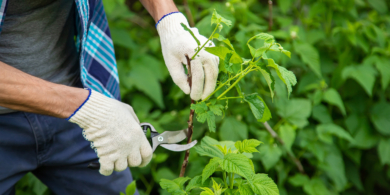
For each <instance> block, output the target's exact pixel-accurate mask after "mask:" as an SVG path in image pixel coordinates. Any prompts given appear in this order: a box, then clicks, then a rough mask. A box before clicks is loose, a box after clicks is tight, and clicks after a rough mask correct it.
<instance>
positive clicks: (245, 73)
mask: <svg viewBox="0 0 390 195" xmlns="http://www.w3.org/2000/svg"><path fill="white" fill-rule="evenodd" d="M251 67H252V66H249V67H248V68H251ZM248 68H247V69H248ZM245 70H246V69H245ZM250 72H251V70H248V71H246V72H244V73H242V74H241V76H240V77H238V79H237V80H236V81H235V82H234V83H233V84H232V85H230V87H229V88H228V89H226V90H225V91H224V92H223V93H222V94H221V95H219V96H218V97H217V100H219V99H220V98H221V97H222V96H224V95H225V94H226V93H227V92H229V91H230V90H231V89H232V88H233V87H234V86H235V85H237V83H238V82H239V81H240V80H241V79H242V78H244V77H245V75H247V74H248V73H250Z"/></svg>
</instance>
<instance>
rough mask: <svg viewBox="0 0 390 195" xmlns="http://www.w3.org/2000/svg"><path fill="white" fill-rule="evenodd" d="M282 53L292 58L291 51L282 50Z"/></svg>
mask: <svg viewBox="0 0 390 195" xmlns="http://www.w3.org/2000/svg"><path fill="white" fill-rule="evenodd" d="M282 53H284V55H286V56H287V57H289V58H291V52H290V51H287V50H284V49H283V50H282Z"/></svg>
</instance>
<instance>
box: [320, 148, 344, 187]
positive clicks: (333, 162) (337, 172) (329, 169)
mask: <svg viewBox="0 0 390 195" xmlns="http://www.w3.org/2000/svg"><path fill="white" fill-rule="evenodd" d="M327 147H329V148H327V150H328V151H327V155H326V156H325V160H324V162H323V163H320V164H318V165H317V166H318V167H319V168H320V169H322V170H323V171H325V173H326V174H327V175H328V177H329V178H330V179H331V180H332V181H333V183H334V185H335V187H336V189H337V190H338V191H341V190H343V189H345V187H346V185H347V178H346V176H345V168H344V160H343V156H342V154H341V152H340V150H339V149H338V148H337V147H336V146H335V145H327Z"/></svg>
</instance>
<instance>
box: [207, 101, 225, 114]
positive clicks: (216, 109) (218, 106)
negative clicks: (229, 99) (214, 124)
mask: <svg viewBox="0 0 390 195" xmlns="http://www.w3.org/2000/svg"><path fill="white" fill-rule="evenodd" d="M223 108H224V107H223V106H222V105H221V104H215V105H210V106H209V109H210V110H211V111H212V112H213V113H214V114H215V115H217V116H222V113H223V112H222V111H223Z"/></svg>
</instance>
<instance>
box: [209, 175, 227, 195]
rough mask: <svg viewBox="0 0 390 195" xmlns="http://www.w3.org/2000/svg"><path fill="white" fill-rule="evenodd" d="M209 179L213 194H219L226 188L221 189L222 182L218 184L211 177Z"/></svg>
mask: <svg viewBox="0 0 390 195" xmlns="http://www.w3.org/2000/svg"><path fill="white" fill-rule="evenodd" d="M211 180H212V181H213V189H214V195H221V194H222V193H223V192H224V191H225V190H226V188H225V189H222V184H218V183H217V182H215V181H214V179H213V178H211Z"/></svg>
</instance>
